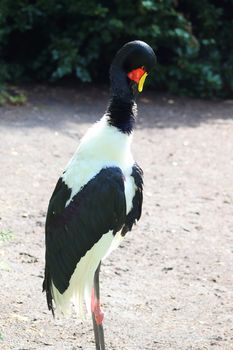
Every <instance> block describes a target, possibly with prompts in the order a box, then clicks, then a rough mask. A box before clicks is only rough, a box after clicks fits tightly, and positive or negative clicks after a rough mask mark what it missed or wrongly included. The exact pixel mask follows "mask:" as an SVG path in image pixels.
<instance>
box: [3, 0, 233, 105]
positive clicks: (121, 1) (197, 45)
mask: <svg viewBox="0 0 233 350" xmlns="http://www.w3.org/2000/svg"><path fill="white" fill-rule="evenodd" d="M0 6H1V8H0V86H1V89H2V91H3V87H4V84H5V83H6V82H10V83H25V82H31V81H33V82H38V81H40V82H41V81H43V82H51V83H54V82H58V81H61V80H64V79H65V80H67V79H70V78H76V79H78V80H79V81H81V82H85V83H89V82H94V83H105V82H107V78H108V74H107V73H108V69H109V65H110V63H111V60H112V57H113V56H114V54H115V52H116V50H117V49H118V48H120V47H121V46H122V44H124V43H125V42H127V41H129V40H135V39H140V40H144V41H146V42H148V43H149V44H150V45H151V46H152V47H153V48H154V50H155V52H156V54H157V57H158V65H157V68H156V71H155V74H154V75H152V76H150V78H149V79H150V80H149V83H150V86H151V87H152V88H153V89H156V90H159V91H163V92H164V91H166V92H170V93H172V94H177V95H189V96H190V95H191V96H196V97H204V98H206V97H208V98H209V97H221V98H229V97H230V96H231V95H232V91H233V40H232V32H233V1H232V0H157V1H156V0H136V1H131V0H112V1H108V0H99V1H96V0H59V1H57V0H34V1H33V0H31V1H30V0H17V1H15V0H1V4H0Z"/></svg>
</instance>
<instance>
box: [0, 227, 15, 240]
mask: <svg viewBox="0 0 233 350" xmlns="http://www.w3.org/2000/svg"><path fill="white" fill-rule="evenodd" d="M12 238H13V233H12V231H11V230H8V229H7V230H2V231H0V243H1V242H6V241H10V240H11V239H12Z"/></svg>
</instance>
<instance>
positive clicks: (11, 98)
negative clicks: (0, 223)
mask: <svg viewBox="0 0 233 350" xmlns="http://www.w3.org/2000/svg"><path fill="white" fill-rule="evenodd" d="M26 102H27V97H26V95H25V94H24V93H23V92H21V91H19V90H18V89H17V88H13V87H9V86H8V87H6V86H2V87H0V106H4V105H6V104H10V105H13V106H19V105H24V104H25V103H26ZM0 240H1V232H0Z"/></svg>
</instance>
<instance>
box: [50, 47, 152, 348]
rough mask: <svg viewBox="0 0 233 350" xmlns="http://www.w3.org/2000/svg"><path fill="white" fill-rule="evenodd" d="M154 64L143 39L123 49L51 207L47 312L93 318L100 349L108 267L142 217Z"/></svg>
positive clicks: (97, 345) (117, 54)
mask: <svg viewBox="0 0 233 350" xmlns="http://www.w3.org/2000/svg"><path fill="white" fill-rule="evenodd" d="M155 65H156V55H155V53H154V50H153V49H152V48H151V46H149V45H148V44H147V43H145V42H143V41H140V40H134V41H130V42H128V43H126V44H124V45H123V46H122V47H121V48H120V49H119V50H118V51H117V53H116V55H115V57H114V58H113V61H112V63H111V65H110V69H109V78H110V98H109V103H108V105H107V109H106V111H105V113H104V115H103V116H102V117H101V118H100V119H99V120H98V121H97V122H95V123H94V124H93V125H92V126H91V127H90V128H89V129H88V131H87V132H86V134H85V135H84V136H83V137H82V139H81V140H80V143H79V145H78V148H77V150H76V151H75V153H74V155H73V157H72V158H71V160H70V161H69V163H68V165H67V166H66V167H65V170H64V172H63V173H62V174H61V176H60V178H59V179H58V182H57V184H56V186H55V189H54V191H53V193H52V196H51V199H50V201H49V205H48V211H47V216H46V223H45V273H44V281H43V291H44V292H45V293H46V299H47V305H48V309H49V310H51V311H52V314H53V316H54V314H55V311H56V313H57V312H58V313H61V314H64V315H69V314H70V312H71V311H72V305H73V306H74V308H75V310H76V312H77V314H78V316H80V317H85V316H86V315H90V318H92V322H93V328H94V337H95V346H96V350H105V341H104V330H103V318H104V314H103V311H102V308H101V303H100V288H99V273H100V266H101V262H102V260H103V259H105V258H106V257H107V256H108V255H109V254H110V253H111V252H112V250H113V249H115V248H116V247H117V246H118V245H119V244H120V243H121V241H122V239H124V237H125V235H126V233H127V232H128V231H131V229H132V227H133V225H134V224H135V223H136V222H137V221H138V220H139V219H140V217H141V212H142V202H143V171H142V169H141V168H140V166H139V165H138V164H137V163H136V162H135V160H134V158H133V155H132V152H131V143H132V136H133V131H134V128H135V123H136V116H137V104H136V99H137V96H138V95H139V93H140V92H142V90H143V85H144V82H145V79H146V77H147V75H148V74H149V73H150V72H151V70H152V69H153V68H154V67H155Z"/></svg>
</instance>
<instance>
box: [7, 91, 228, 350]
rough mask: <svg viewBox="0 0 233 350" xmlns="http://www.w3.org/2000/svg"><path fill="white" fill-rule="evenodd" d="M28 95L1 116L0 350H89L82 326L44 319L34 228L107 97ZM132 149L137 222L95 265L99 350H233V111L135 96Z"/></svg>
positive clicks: (39, 240) (221, 104) (38, 231)
mask: <svg viewBox="0 0 233 350" xmlns="http://www.w3.org/2000/svg"><path fill="white" fill-rule="evenodd" d="M28 94H29V101H28V103H27V104H26V105H25V106H23V107H4V108H1V109H0V122H1V124H0V131H1V133H0V154H1V176H0V181H1V182H0V208H1V211H0V232H1V233H2V234H3V233H5V234H8V233H9V232H10V233H11V235H12V237H11V238H10V239H9V240H7V241H5V242H1V243H0V244H1V245H0V279H1V288H0V297H1V304H0V334H1V336H0V349H2V350H8V349H17V350H23V349H25V350H26V349H28V350H29V349H30V350H33V349H41V350H42V349H54V350H60V349H70V350H71V349H83V350H91V349H94V342H93V334H92V323H91V321H90V320H88V319H87V320H86V321H84V322H81V321H80V320H78V319H77V318H76V316H75V315H73V316H72V318H70V319H62V318H57V319H55V320H53V318H52V317H51V314H50V313H49V312H48V311H47V306H46V302H45V295H43V294H42V293H41V284H42V278H43V267H44V222H45V215H46V210H47V205H48V201H49V198H50V195H51V192H52V190H53V188H54V185H55V183H56V181H57V178H58V176H59V175H60V173H61V172H62V170H63V168H64V166H65V165H66V163H67V162H68V160H69V158H70V157H71V156H72V154H73V152H74V150H75V149H76V146H77V144H78V141H79V140H80V137H81V136H82V135H83V133H84V132H85V131H86V129H87V128H88V127H89V126H90V124H91V123H92V122H94V121H95V120H97V119H98V118H100V117H101V115H102V113H103V112H104V110H105V106H106V103H107V99H108V94H107V92H106V91H100V89H99V90H98V89H97V88H88V89H87V88H85V89H83V88H82V89H81V88H76V89H74V88H69V89H67V88H56V89H55V88H46V87H42V86H41V87H32V88H30V89H29V90H28ZM133 149H134V155H135V159H136V160H137V161H138V162H139V164H140V165H141V166H142V168H143V169H144V173H145V196H144V208H143V216H142V218H141V221H140V222H139V223H138V225H137V226H136V227H135V228H134V230H133V231H132V232H131V233H130V234H127V237H126V239H125V240H124V242H123V244H122V246H121V247H120V248H118V250H116V251H115V252H114V253H113V254H112V255H111V256H110V257H109V258H108V260H106V261H105V262H104V264H103V267H102V272H101V288H102V300H103V308H104V310H105V337H106V344H107V349H108V350H132V349H133V350H152V349H153V350H157V349H158V350H162V349H163V350H191V349H192V350H194V349H195V350H204V349H208V350H209V349H213V350H217V349H222V350H223V349H224V350H233V272H232V270H233V216H232V210H233V101H213V102H207V101H199V100H190V99H184V98H179V99H178V98H175V99H171V98H168V97H165V96H156V95H155V93H149V92H147V93H144V94H143V95H142V97H141V98H140V101H139V118H138V123H137V128H136V131H135V135H134V144H133ZM8 235H9V234H8ZM8 238H9V237H8Z"/></svg>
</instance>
